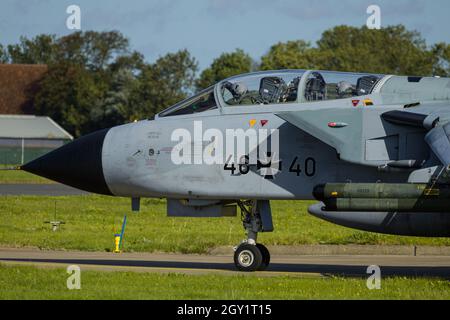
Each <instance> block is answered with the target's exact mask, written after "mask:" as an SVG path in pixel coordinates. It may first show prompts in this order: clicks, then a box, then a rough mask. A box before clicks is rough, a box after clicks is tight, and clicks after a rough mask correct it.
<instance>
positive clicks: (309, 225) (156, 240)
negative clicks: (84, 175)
mask: <svg viewBox="0 0 450 320" xmlns="http://www.w3.org/2000/svg"><path fill="white" fill-rule="evenodd" d="M310 203H311V202H308V201H274V202H273V203H272V211H273V213H274V224H275V232H273V233H266V234H261V235H260V238H259V240H260V242H261V243H264V244H267V245H299V244H350V243H351V244H408V245H412V244H414V245H437V246H447V245H450V239H445V238H441V239H439V238H430V239H426V238H413V237H399V236H388V235H379V234H374V233H367V232H361V231H356V230H352V229H348V228H344V227H340V226H336V225H334V224H331V223H328V222H325V221H322V220H320V219H317V218H314V217H312V216H311V215H309V214H308V213H307V212H306V209H307V206H308V205H309V204H310ZM55 205H56V212H57V215H56V218H57V220H61V221H64V222H65V223H66V224H65V225H63V226H62V228H61V229H60V230H59V231H57V232H52V231H51V227H50V225H48V224H45V223H44V221H48V220H53V218H54V212H55ZM165 206H166V204H165V201H163V200H154V199H146V200H143V201H142V205H141V212H140V213H130V200H129V199H124V198H113V197H106V196H96V195H85V196H70V197H39V196H3V197H0V245H2V246H13V247H23V246H33V247H39V248H41V249H72V250H88V251H110V250H112V249H113V235H114V230H116V231H117V230H119V229H120V227H121V221H122V219H123V215H124V214H125V213H128V223H127V229H126V232H125V242H124V250H125V251H128V252H133V251H135V252H138V251H146V252H154V251H163V252H181V253H205V252H207V251H208V250H209V249H211V248H214V247H217V246H222V245H230V246H232V245H236V244H237V243H239V242H240V241H241V240H242V239H243V238H244V230H243V228H242V224H241V222H240V218H239V217H234V218H210V219H199V218H168V217H166V208H165Z"/></svg>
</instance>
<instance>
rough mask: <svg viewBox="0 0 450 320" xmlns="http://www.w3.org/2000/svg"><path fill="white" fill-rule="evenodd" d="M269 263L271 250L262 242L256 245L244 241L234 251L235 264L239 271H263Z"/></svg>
mask: <svg viewBox="0 0 450 320" xmlns="http://www.w3.org/2000/svg"><path fill="white" fill-rule="evenodd" d="M269 263H270V253H269V250H267V248H266V247H265V246H264V245H262V244H260V243H258V244H256V245H254V244H249V243H243V244H241V245H239V246H238V247H237V249H236V251H235V252H234V264H235V266H236V268H237V269H238V270H239V271H244V272H253V271H263V270H266V269H267V267H268V266H269Z"/></svg>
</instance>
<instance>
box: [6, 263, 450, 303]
mask: <svg viewBox="0 0 450 320" xmlns="http://www.w3.org/2000/svg"><path fill="white" fill-rule="evenodd" d="M67 277H68V274H67V273H66V270H65V269H40V268H34V267H11V266H2V265H1V264H0V287H1V288H2V289H1V290H0V299H225V300H239V299H275V300H280V299H283V300H285V299H449V298H450V282H448V281H445V280H437V279H408V278H386V279H382V282H381V289H380V290H368V289H367V287H366V279H363V278H361V279H359V278H358V279H344V278H299V277H273V278H268V277H257V276H242V275H231V276H218V275H203V276H196V275H181V274H156V273H133V272H98V271H83V270H82V271H81V289H80V290H68V289H67V287H66V281H67Z"/></svg>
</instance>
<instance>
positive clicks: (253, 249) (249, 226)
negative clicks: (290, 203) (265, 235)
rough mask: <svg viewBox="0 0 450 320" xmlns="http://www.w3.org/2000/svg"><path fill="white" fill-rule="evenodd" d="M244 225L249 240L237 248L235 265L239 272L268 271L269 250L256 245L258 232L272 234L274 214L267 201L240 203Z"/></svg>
mask: <svg viewBox="0 0 450 320" xmlns="http://www.w3.org/2000/svg"><path fill="white" fill-rule="evenodd" d="M238 205H239V207H240V208H241V215H242V224H243V226H244V228H245V230H246V232H247V239H246V240H244V241H243V242H242V243H241V244H240V245H239V246H237V247H236V248H235V252H234V264H235V266H236V268H237V269H238V270H239V271H245V272H252V271H262V270H265V269H267V267H268V266H269V264H270V253H269V250H268V249H267V248H266V247H265V246H264V245H263V244H260V243H256V240H257V237H258V232H272V231H273V223H272V214H271V210H270V203H269V201H267V200H251V201H239V202H238Z"/></svg>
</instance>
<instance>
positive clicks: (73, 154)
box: [21, 129, 111, 195]
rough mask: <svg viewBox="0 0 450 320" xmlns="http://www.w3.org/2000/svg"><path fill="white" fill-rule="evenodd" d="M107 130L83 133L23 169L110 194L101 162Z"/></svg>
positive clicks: (74, 185) (58, 180) (79, 187)
mask: <svg viewBox="0 0 450 320" xmlns="http://www.w3.org/2000/svg"><path fill="white" fill-rule="evenodd" d="M108 130H109V129H105V130H101V131H97V132H94V133H91V134H89V135H87V136H84V137H81V138H79V139H77V140H75V141H73V142H71V143H69V144H66V145H64V146H62V147H61V148H59V149H56V150H54V151H52V152H49V153H47V154H46V155H44V156H42V157H40V158H38V159H36V160H33V161H31V162H29V163H27V164H25V165H23V166H22V167H21V169H22V170H24V171H28V172H31V173H34V174H36V175H39V176H42V177H45V178H48V179H51V180H54V181H57V182H60V183H63V184H66V185H69V186H72V187H75V188H78V189H81V190H86V191H89V192H94V193H100V194H107V195H111V191H110V190H109V188H108V185H107V184H106V181H105V177H104V175H103V165H102V148H103V141H104V139H105V136H106V134H107V132H108Z"/></svg>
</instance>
